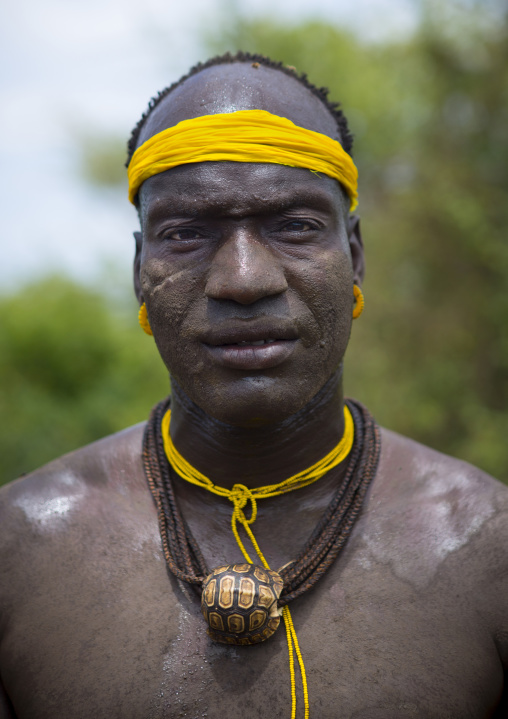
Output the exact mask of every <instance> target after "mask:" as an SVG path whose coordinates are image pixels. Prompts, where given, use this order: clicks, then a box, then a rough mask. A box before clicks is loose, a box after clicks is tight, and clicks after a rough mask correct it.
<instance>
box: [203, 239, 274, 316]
mask: <svg viewBox="0 0 508 719" xmlns="http://www.w3.org/2000/svg"><path fill="white" fill-rule="evenodd" d="M287 287H288V285H287V282H286V277H285V275H284V272H283V270H282V268H281V266H280V264H279V262H278V261H277V258H276V257H274V255H273V253H272V252H271V251H270V249H269V247H267V246H266V245H265V244H263V242H261V241H260V240H259V239H258V238H256V236H255V235H254V234H253V233H250V232H249V231H247V230H245V229H238V230H237V231H235V232H234V233H232V234H231V236H230V237H228V238H227V240H226V241H225V242H224V243H223V244H222V245H221V246H220V247H219V249H218V250H217V252H216V253H215V255H214V258H213V261H212V265H211V268H210V271H209V274H208V278H207V281H206V286H205V294H206V295H207V297H211V298H213V299H216V300H234V301H235V302H238V303H240V304H242V305H249V304H252V303H253V302H256V301H257V300H260V299H262V298H263V297H271V296H272V295H278V294H281V293H283V292H285V290H287Z"/></svg>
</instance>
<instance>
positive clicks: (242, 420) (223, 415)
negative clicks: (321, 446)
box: [179, 375, 320, 428]
mask: <svg viewBox="0 0 508 719" xmlns="http://www.w3.org/2000/svg"><path fill="white" fill-rule="evenodd" d="M179 384H180V383H179ZM180 387H181V388H182V389H183V391H184V392H185V394H187V396H188V397H189V399H191V400H192V401H193V402H194V403H195V404H196V405H197V406H198V407H199V408H200V409H201V410H202V411H203V412H205V413H206V414H207V415H209V416H210V417H213V418H214V419H216V420H218V421H219V422H223V423H224V424H228V425H231V426H233V427H245V428H248V427H252V428H254V427H262V426H266V425H271V424H278V423H280V422H283V421H284V420H286V419H288V418H289V417H291V416H292V415H294V414H296V413H297V412H299V411H300V410H301V409H303V407H305V405H306V404H307V403H308V402H309V401H310V400H311V399H312V397H313V396H314V395H315V394H316V392H317V391H319V389H320V388H319V387H317V388H316V387H309V386H308V384H307V383H305V384H304V383H303V382H298V381H294V380H292V381H289V380H281V379H280V378H273V377H267V376H266V375H253V376H248V377H244V378H242V379H241V380H237V381H236V382H233V383H231V382H229V383H224V384H222V383H217V384H214V383H210V384H208V385H207V386H206V390H205V391H203V386H201V387H200V388H199V391H198V392H196V391H195V390H196V389H197V388H193V387H185V386H183V387H182V385H181V384H180Z"/></svg>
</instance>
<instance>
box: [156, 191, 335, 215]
mask: <svg viewBox="0 0 508 719" xmlns="http://www.w3.org/2000/svg"><path fill="white" fill-rule="evenodd" d="M340 194H342V193H340ZM277 195H278V196H277V198H275V197H260V198H256V199H254V196H253V195H250V196H248V198H247V200H246V202H245V203H244V205H243V207H242V205H241V203H240V202H238V203H237V207H236V208H235V207H234V205H235V198H234V197H233V198H229V197H227V198H226V197H224V196H222V197H221V196H219V195H217V196H216V197H215V198H214V197H212V198H210V199H209V200H208V201H207V202H202V204H200V207H199V209H196V206H195V203H194V201H193V200H192V199H188V197H189V194H188V193H186V194H185V195H180V194H179V195H177V196H173V197H171V196H170V197H166V198H165V199H162V198H157V200H156V201H155V202H151V203H150V204H149V205H148V207H146V211H147V212H149V214H150V216H151V217H152V219H157V218H158V217H159V216H160V215H166V214H167V213H168V212H169V213H171V214H172V215H174V216H175V217H180V218H189V219H191V218H196V217H207V216H208V217H217V218H219V217H222V218H235V217H238V218H240V217H247V216H253V215H265V214H275V213H282V212H288V211H291V210H294V209H297V208H308V209H309V210H313V211H317V212H324V213H329V212H330V210H332V209H333V207H334V205H335V201H336V200H338V199H339V196H340V195H339V193H337V195H336V196H335V197H334V196H333V194H332V193H331V192H330V191H329V190H328V191H327V190H325V189H324V188H322V189H321V188H319V189H318V188H317V187H313V188H309V187H308V186H307V187H305V188H303V187H300V188H296V189H292V190H287V191H284V192H281V193H277ZM256 205H257V207H256ZM339 209H340V208H339Z"/></svg>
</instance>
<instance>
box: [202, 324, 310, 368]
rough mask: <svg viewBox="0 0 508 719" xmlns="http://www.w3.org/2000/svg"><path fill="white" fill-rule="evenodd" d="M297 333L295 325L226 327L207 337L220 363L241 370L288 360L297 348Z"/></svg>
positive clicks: (212, 352) (270, 365) (206, 343)
mask: <svg viewBox="0 0 508 719" xmlns="http://www.w3.org/2000/svg"><path fill="white" fill-rule="evenodd" d="M297 342H298V336H297V334H296V332H295V330H294V329H293V328H292V327H280V328H276V327H273V326H272V327H268V326H266V327H259V326H254V325H253V326H252V327H249V326H244V327H230V328H228V327H224V328H221V329H219V330H215V331H214V332H212V333H210V335H208V337H206V338H205V341H204V342H203V344H204V345H205V347H206V349H207V351H208V353H209V355H210V356H211V358H212V359H213V360H214V361H215V362H217V364H219V365H221V366H223V367H228V368H230V369H238V370H263V369H270V368H272V367H277V366H278V365H280V364H282V363H283V362H285V361H286V360H287V359H289V357H290V356H291V355H292V353H293V352H294V350H295V349H296V345H297Z"/></svg>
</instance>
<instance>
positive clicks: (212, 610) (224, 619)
mask: <svg viewBox="0 0 508 719" xmlns="http://www.w3.org/2000/svg"><path fill="white" fill-rule="evenodd" d="M282 587H283V581H282V579H281V577H280V575H279V574H277V572H274V571H273V570H271V569H263V568H262V567H258V566H256V565H255V564H229V565H227V566H224V567H217V568H216V569H214V570H213V571H212V573H211V574H209V575H208V577H207V578H206V579H205V581H204V582H203V593H202V595H201V611H202V613H203V616H204V618H205V619H206V621H207V622H208V625H209V628H208V634H209V636H210V637H211V638H212V639H214V640H215V641H216V642H222V643H223V644H239V645H246V644H258V643H259V642H264V641H265V639H268V638H269V637H271V636H272V634H273V633H274V632H275V631H276V629H277V627H278V626H279V623H280V614H279V610H278V608H277V600H278V598H279V597H280V593H281V592H282Z"/></svg>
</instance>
